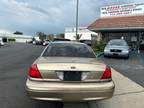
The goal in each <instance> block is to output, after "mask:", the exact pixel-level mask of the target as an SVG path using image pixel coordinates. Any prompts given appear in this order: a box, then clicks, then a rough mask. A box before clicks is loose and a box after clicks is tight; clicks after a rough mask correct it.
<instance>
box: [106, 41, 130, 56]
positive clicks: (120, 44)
mask: <svg viewBox="0 0 144 108" xmlns="http://www.w3.org/2000/svg"><path fill="white" fill-rule="evenodd" d="M104 56H105V57H108V56H112V57H113V56H116V57H124V58H129V46H128V44H127V42H126V41H125V40H123V39H113V40H110V41H109V42H108V44H107V45H106V47H105V49H104Z"/></svg>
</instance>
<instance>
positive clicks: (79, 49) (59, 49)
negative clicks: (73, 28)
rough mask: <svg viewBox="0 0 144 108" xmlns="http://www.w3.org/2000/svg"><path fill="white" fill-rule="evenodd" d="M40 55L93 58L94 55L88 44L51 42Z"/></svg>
mask: <svg viewBox="0 0 144 108" xmlns="http://www.w3.org/2000/svg"><path fill="white" fill-rule="evenodd" d="M42 56H43V57H85V58H95V55H94V53H93V51H92V49H91V48H90V47H89V46H87V45H84V44H70V43H51V44H50V45H49V46H48V47H47V49H46V50H45V52H44V53H43V55H42Z"/></svg>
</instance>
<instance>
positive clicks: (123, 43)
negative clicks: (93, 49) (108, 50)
mask: <svg viewBox="0 0 144 108" xmlns="http://www.w3.org/2000/svg"><path fill="white" fill-rule="evenodd" d="M108 45H117V46H127V43H126V42H125V41H124V40H112V41H110V42H109V43H108Z"/></svg>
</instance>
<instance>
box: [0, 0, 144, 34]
mask: <svg viewBox="0 0 144 108" xmlns="http://www.w3.org/2000/svg"><path fill="white" fill-rule="evenodd" d="M76 1H77V0H0V32H15V31H21V32H23V33H24V34H27V35H35V34H36V32H44V33H46V34H51V33H54V34H56V33H64V30H65V28H66V27H74V26H75V19H76V18H75V15H76ZM133 2H143V0H79V26H88V25H90V24H91V23H92V22H93V21H95V20H96V19H98V18H99V17H100V7H102V6H107V5H112V4H124V3H133Z"/></svg>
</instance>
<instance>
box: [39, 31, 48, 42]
mask: <svg viewBox="0 0 144 108" xmlns="http://www.w3.org/2000/svg"><path fill="white" fill-rule="evenodd" d="M37 36H39V39H40V40H41V41H44V40H45V39H46V36H47V35H46V34H45V33H43V32H37Z"/></svg>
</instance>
